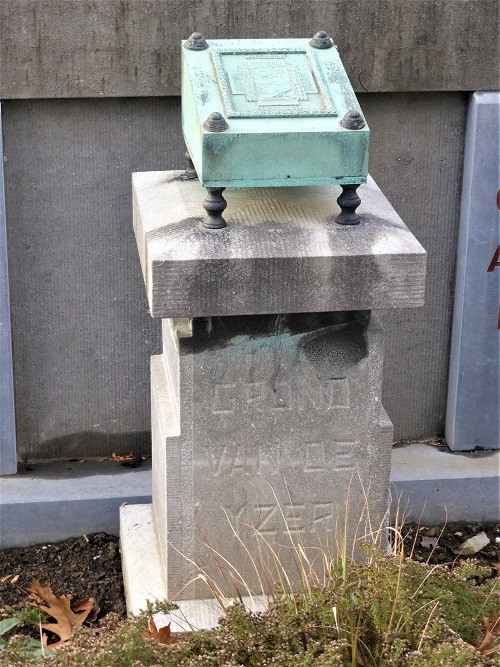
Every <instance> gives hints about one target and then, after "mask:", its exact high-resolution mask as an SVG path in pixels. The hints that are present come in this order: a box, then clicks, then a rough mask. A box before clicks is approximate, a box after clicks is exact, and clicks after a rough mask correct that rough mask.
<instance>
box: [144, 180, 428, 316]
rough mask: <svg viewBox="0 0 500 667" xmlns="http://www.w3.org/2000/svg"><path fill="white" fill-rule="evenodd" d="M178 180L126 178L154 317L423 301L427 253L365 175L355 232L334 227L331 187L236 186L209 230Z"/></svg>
mask: <svg viewBox="0 0 500 667" xmlns="http://www.w3.org/2000/svg"><path fill="white" fill-rule="evenodd" d="M181 174H182V172H179V171H169V172H149V173H136V174H134V175H133V193H134V229H135V234H136V239H137V245H138V248H139V256H140V259H141V266H142V271H143V276H144V281H145V284H146V290H147V294H148V300H149V305H150V310H151V315H152V316H153V317H162V318H165V317H186V316H189V317H197V316H204V315H240V314H246V313H255V314H260V313H287V312H314V311H317V312H318V311H326V310H328V311H335V310H367V309H374V308H411V307H415V306H421V305H423V302H424V284H425V260H426V253H425V251H424V249H423V248H422V246H421V245H420V244H419V243H418V241H417V240H416V239H415V237H414V236H413V235H412V234H411V232H410V231H409V230H408V228H407V227H406V226H405V224H404V223H403V221H402V220H401V218H400V217H399V216H398V214H397V213H396V212H395V211H394V209H393V208H392V206H391V205H390V204H389V202H388V201H387V199H386V198H385V197H384V195H383V194H382V192H381V191H380V189H379V188H378V187H377V185H376V184H375V183H374V181H373V180H372V179H370V178H369V181H368V183H367V184H365V185H362V186H360V188H359V190H358V192H359V194H360V197H361V206H360V207H359V208H358V213H360V214H361V223H360V224H359V225H357V226H355V227H346V226H342V225H338V224H336V223H335V218H336V217H337V215H338V214H339V212H340V209H339V207H338V205H337V204H336V201H335V200H336V198H337V196H338V194H339V192H340V188H339V187H336V186H325V187H304V188H299V187H295V188H256V189H238V188H234V189H228V190H226V191H225V192H224V196H225V198H226V200H227V202H228V207H227V209H226V211H225V213H224V217H225V219H226V220H227V223H228V226H227V227H226V228H225V229H221V230H216V231H214V230H207V229H205V228H204V227H203V226H202V225H201V219H202V217H203V216H202V215H201V213H202V212H203V209H202V206H201V203H202V201H203V199H204V197H205V190H203V188H202V187H201V186H200V184H199V182H198V181H197V180H190V181H185V180H182V178H181Z"/></svg>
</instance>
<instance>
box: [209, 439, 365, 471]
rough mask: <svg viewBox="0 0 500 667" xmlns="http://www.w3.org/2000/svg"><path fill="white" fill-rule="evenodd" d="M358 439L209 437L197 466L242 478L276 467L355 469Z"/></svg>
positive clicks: (282, 468)
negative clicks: (231, 440) (219, 439)
mask: <svg viewBox="0 0 500 667" xmlns="http://www.w3.org/2000/svg"><path fill="white" fill-rule="evenodd" d="M357 447H358V443H357V442H356V441H347V442H328V443H323V442H300V443H297V442H293V441H289V442H287V443H273V442H267V441H266V442H259V443H255V444H249V443H247V442H243V443H231V444H230V445H228V444H224V445H220V444H218V443H217V442H211V441H210V440H207V441H206V442H205V443H204V446H203V447H202V448H200V457H199V459H198V462H197V463H198V465H200V466H206V467H207V468H208V473H209V474H210V475H212V477H234V478H237V477H240V476H242V475H247V476H248V475H250V476H254V477H255V476H257V475H265V474H269V473H273V472H274V471H276V470H277V469H279V470H281V471H282V473H283V474H285V473H286V470H291V469H299V470H302V471H304V472H306V473H316V474H317V473H322V472H327V471H335V470H338V471H343V472H347V473H352V472H353V471H354V469H355V460H356V456H355V455H356V451H357Z"/></svg>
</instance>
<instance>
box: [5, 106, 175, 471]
mask: <svg viewBox="0 0 500 667" xmlns="http://www.w3.org/2000/svg"><path fill="white" fill-rule="evenodd" d="M6 106H7V107H8V108H7V109H6V113H5V137H6V141H5V157H6V162H5V171H6V182H7V184H6V203H7V217H8V240H9V263H10V281H11V284H10V286H11V305H12V324H13V345H14V359H15V394H16V403H17V418H18V424H17V427H18V446H19V456H20V457H21V459H23V458H24V457H28V458H30V459H32V458H40V457H41V458H51V457H53V458H66V457H72V456H82V455H85V456H92V455H101V454H109V453H110V452H111V451H122V452H123V451H126V450H129V449H134V450H135V451H143V452H148V451H149V443H150V438H149V433H148V432H149V431H150V428H151V426H150V419H149V377H148V376H149V355H150V354H151V352H153V351H155V350H159V349H161V342H160V338H159V330H160V323H159V322H158V323H156V324H155V323H153V322H152V321H151V318H150V317H149V314H148V312H147V300H146V295H145V291H144V286H143V284H142V278H141V271H140V267H139V261H138V258H137V249H136V247H135V241H134V234H133V230H132V224H131V222H132V205H131V204H132V203H131V184H130V181H131V173H132V172H133V171H135V170H137V169H150V168H156V167H157V166H158V165H165V166H177V165H179V164H180V165H182V160H183V157H182V152H181V144H180V141H179V136H180V114H179V113H178V105H177V101H176V100H174V101H173V102H170V103H166V101H165V100H162V99H151V100H136V101H134V100H129V101H125V100H119V99H118V100H109V101H99V102H98V103H95V102H87V103H86V104H84V105H82V103H80V102H79V101H76V100H67V101H63V102H58V103H57V104H55V105H54V104H53V103H51V102H34V103H17V102H13V103H10V104H7V105H6Z"/></svg>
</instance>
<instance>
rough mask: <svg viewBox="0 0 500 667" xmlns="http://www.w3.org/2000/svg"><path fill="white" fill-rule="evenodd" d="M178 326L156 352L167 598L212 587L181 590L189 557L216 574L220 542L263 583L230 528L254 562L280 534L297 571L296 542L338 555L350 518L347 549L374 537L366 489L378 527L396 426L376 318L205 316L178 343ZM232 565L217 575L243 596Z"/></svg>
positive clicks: (156, 485)
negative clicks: (386, 402)
mask: <svg viewBox="0 0 500 667" xmlns="http://www.w3.org/2000/svg"><path fill="white" fill-rule="evenodd" d="M170 323H171V321H170ZM170 323H169V322H165V323H164V336H165V338H167V342H166V344H165V351H164V354H163V355H159V356H155V357H153V358H152V429H153V514H154V519H155V527H156V534H157V539H158V549H159V552H160V554H161V561H162V563H163V567H164V577H165V582H166V586H167V594H168V596H169V597H171V598H179V599H183V598H185V599H190V598H196V597H204V596H206V595H207V590H206V588H205V587H204V586H203V585H201V584H200V583H199V582H198V583H197V584H196V585H195V584H193V585H190V586H188V587H186V588H183V587H184V586H185V585H186V584H187V583H188V582H189V581H191V579H192V578H193V577H194V576H196V574H197V572H196V568H195V567H194V566H193V564H192V562H191V561H190V560H188V558H191V559H194V561H195V562H196V563H197V564H198V565H199V566H200V567H201V568H203V569H204V570H205V571H206V572H207V573H210V574H211V575H213V576H216V572H215V569H216V568H215V563H216V561H217V560H218V561H219V562H220V563H221V564H222V560H221V559H220V558H219V557H218V556H217V555H216V554H215V553H214V551H215V552H217V553H218V554H220V555H221V556H222V557H224V558H227V559H228V561H229V562H230V563H232V564H234V565H235V566H237V567H238V568H239V569H240V571H241V574H242V575H243V578H244V579H245V580H246V581H247V583H248V584H249V585H251V586H252V587H254V588H253V590H254V591H255V590H257V592H258V588H259V583H258V578H257V576H256V573H255V569H254V567H253V566H252V564H251V562H250V560H249V557H248V554H246V552H245V549H244V548H243V547H242V545H241V543H240V542H239V540H238V538H237V537H236V536H235V534H234V533H233V528H234V530H235V531H236V534H237V535H238V536H239V537H240V538H241V539H242V540H243V541H244V542H245V544H246V545H247V546H248V547H249V549H250V550H251V551H252V552H253V553H254V556H255V557H256V558H257V559H258V558H259V557H258V554H257V543H258V540H257V538H256V534H258V535H260V537H259V540H260V546H261V548H262V552H263V555H262V558H263V560H264V562H266V563H267V561H268V555H269V554H268V553H267V555H265V554H266V550H267V549H266V544H265V542H266V541H269V542H271V543H272V545H273V548H274V549H275V550H276V551H277V552H279V554H280V558H281V559H282V560H283V562H284V563H286V564H287V566H288V568H289V570H290V569H291V570H292V574H291V576H292V577H293V576H294V574H297V573H294V572H293V569H294V568H293V558H292V553H291V552H292V548H291V545H292V542H291V540H293V541H294V542H295V544H298V543H299V542H300V543H301V544H303V545H304V546H305V547H307V548H308V549H311V550H312V552H313V554H314V553H316V552H315V551H314V549H317V548H318V547H319V546H320V545H323V547H324V549H325V550H326V551H331V554H332V557H333V556H334V555H335V553H336V550H337V547H338V544H336V543H335V540H336V539H337V538H339V536H340V533H342V530H343V521H344V516H345V515H347V529H346V530H347V533H346V534H347V536H348V541H349V545H348V550H349V552H350V550H351V549H352V547H353V542H354V537H355V535H357V536H358V537H360V536H361V535H364V534H365V531H366V530H367V527H366V524H367V516H366V514H365V510H366V507H365V502H366V498H365V496H364V491H365V492H366V496H367V498H368V499H369V518H370V520H371V525H372V527H373V529H374V530H376V529H377V528H379V527H380V525H381V523H383V517H384V514H385V512H386V510H387V500H388V499H387V493H388V483H389V469H390V452H391V438H392V425H391V423H390V421H389V419H388V418H387V416H386V414H385V411H384V410H383V408H382V406H381V403H380V389H381V372H382V331H381V328H380V326H379V325H378V323H377V321H376V318H375V317H374V316H373V317H372V319H371V321H370V322H369V316H368V315H364V314H362V313H361V314H360V313H358V314H356V315H353V314H347V313H329V314H323V315H321V314H320V315H318V314H314V315H301V316H289V317H282V318H280V317H279V316H265V317H246V318H245V317H237V318H211V319H204V318H200V319H195V320H194V328H193V336H192V337H191V338H181V339H180V340H179V339H178V338H177V334H176V333H175V332H174V331H173V330H171V331H170V332H169V331H168V327H169V325H170ZM184 333H186V330H185V329H184ZM177 368H178V370H177ZM176 375H177V377H176ZM176 384H178V387H179V390H178V391H179V393H178V395H177V390H176V388H175V387H176ZM177 396H178V397H177ZM363 490H364V491H363ZM346 503H347V505H348V507H347V510H346ZM290 538H291V539H290ZM212 550H214V551H212ZM309 556H310V557H311V552H309ZM267 566H268V567H270V568H271V569H272V565H269V563H267ZM224 569H225V571H226V576H227V577H228V579H227V581H226V582H225V583H223V582H222V581H221V579H220V577H219V583H220V584H221V585H223V586H224V588H225V589H226V590H227V592H228V593H231V592H233V593H234V587H233V584H232V583H231V580H232V577H231V574H230V570H229V569H228V568H226V566H224ZM240 588H241V586H240Z"/></svg>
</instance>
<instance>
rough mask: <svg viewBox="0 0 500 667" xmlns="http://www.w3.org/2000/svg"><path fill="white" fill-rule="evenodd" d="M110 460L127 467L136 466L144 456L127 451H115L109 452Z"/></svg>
mask: <svg viewBox="0 0 500 667" xmlns="http://www.w3.org/2000/svg"><path fill="white" fill-rule="evenodd" d="M111 460H112V461H116V462H117V463H119V464H120V465H122V466H126V467H127V468H138V467H139V466H140V465H141V463H142V462H143V461H144V456H140V455H137V454H133V453H132V452H129V453H128V454H115V452H113V453H112V454H111Z"/></svg>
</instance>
